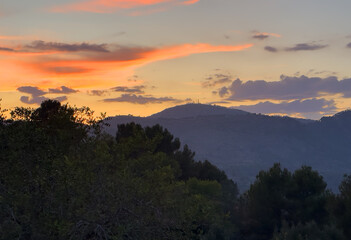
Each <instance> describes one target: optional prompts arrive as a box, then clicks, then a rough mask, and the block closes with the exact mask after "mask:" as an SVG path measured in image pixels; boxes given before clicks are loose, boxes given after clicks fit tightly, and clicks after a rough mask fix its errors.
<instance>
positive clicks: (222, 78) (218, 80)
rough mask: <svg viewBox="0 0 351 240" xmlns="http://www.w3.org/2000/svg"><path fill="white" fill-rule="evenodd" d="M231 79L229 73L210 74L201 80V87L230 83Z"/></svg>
mask: <svg viewBox="0 0 351 240" xmlns="http://www.w3.org/2000/svg"><path fill="white" fill-rule="evenodd" d="M231 80H232V76H231V75H229V74H222V73H217V74H212V75H210V76H209V77H207V78H206V81H204V82H202V87H204V88H208V87H215V86H218V85H223V84H226V83H230V82H231Z"/></svg>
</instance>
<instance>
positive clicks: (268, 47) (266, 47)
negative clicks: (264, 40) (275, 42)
mask: <svg viewBox="0 0 351 240" xmlns="http://www.w3.org/2000/svg"><path fill="white" fill-rule="evenodd" d="M264 50H266V51H268V52H278V49H277V48H275V47H271V46H265V47H264Z"/></svg>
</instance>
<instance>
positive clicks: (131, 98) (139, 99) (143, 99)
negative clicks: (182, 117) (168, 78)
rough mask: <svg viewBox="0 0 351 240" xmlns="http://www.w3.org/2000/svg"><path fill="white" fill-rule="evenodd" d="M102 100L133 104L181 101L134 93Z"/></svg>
mask: <svg viewBox="0 0 351 240" xmlns="http://www.w3.org/2000/svg"><path fill="white" fill-rule="evenodd" d="M103 101H104V102H128V103H134V104H148V103H164V102H175V103H180V102H183V101H182V100H179V99H174V98H171V97H161V98H156V97H153V96H137V95H135V94H122V96H120V97H117V98H107V99H104V100H103Z"/></svg>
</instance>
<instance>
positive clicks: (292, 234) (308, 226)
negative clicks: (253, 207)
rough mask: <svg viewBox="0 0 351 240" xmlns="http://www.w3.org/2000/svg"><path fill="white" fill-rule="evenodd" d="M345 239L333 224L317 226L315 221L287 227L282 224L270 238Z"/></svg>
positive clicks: (295, 239) (301, 239)
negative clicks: (278, 230) (322, 226)
mask: <svg viewBox="0 0 351 240" xmlns="http://www.w3.org/2000/svg"><path fill="white" fill-rule="evenodd" d="M330 239H333V240H345V239H346V238H345V237H344V235H343V234H342V232H341V231H340V230H339V229H337V228H336V227H335V226H329V225H328V226H325V227H324V228H320V227H318V225H317V224H316V223H315V222H313V221H312V222H308V223H305V224H301V223H299V224H298V225H296V226H295V225H293V226H291V227H289V225H288V224H286V223H285V224H283V227H282V229H281V230H280V232H275V233H274V235H273V238H272V240H330Z"/></svg>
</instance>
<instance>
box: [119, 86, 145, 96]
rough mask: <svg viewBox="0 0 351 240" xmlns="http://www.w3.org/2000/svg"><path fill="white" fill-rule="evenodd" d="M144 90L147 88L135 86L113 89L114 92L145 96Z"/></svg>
mask: <svg viewBox="0 0 351 240" xmlns="http://www.w3.org/2000/svg"><path fill="white" fill-rule="evenodd" d="M144 88H145V86H144V85H140V86H134V87H124V86H120V87H114V88H112V90H113V91H114V92H123V93H135V94H144V93H145V92H144V90H143V89H144Z"/></svg>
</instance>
